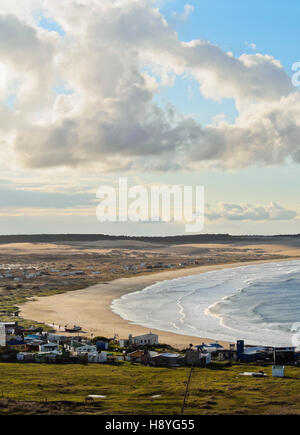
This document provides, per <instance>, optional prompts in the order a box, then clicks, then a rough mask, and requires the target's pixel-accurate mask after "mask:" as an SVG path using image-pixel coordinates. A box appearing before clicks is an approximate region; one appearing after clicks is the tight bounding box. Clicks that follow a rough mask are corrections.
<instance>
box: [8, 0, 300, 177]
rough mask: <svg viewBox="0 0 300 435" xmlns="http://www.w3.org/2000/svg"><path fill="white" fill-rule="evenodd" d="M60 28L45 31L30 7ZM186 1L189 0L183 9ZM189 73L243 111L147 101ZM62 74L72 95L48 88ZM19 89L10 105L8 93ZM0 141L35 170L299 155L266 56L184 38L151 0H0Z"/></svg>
mask: <svg viewBox="0 0 300 435" xmlns="http://www.w3.org/2000/svg"><path fill="white" fill-rule="evenodd" d="M37 10H39V11H42V12H43V14H44V15H45V16H46V17H47V18H49V19H51V20H54V21H56V22H57V23H58V24H59V25H60V26H61V27H62V28H63V29H64V31H65V32H66V36H65V37H64V38H61V37H60V36H59V35H58V34H57V33H56V32H48V31H47V30H45V29H41V28H40V27H39V26H38V24H37V22H36V20H35V19H34V12H35V11H37ZM191 11H192V7H191V6H190V5H186V6H185V10H184V13H185V14H189V13H190V12H191ZM178 75H183V76H185V77H192V78H193V79H195V80H197V81H198V83H199V89H200V92H201V93H202V94H203V95H204V96H205V97H207V98H212V99H215V100H221V99H223V98H232V99H234V100H235V103H236V107H237V110H238V111H239V116H238V118H237V119H236V121H235V123H233V124H230V123H228V122H226V121H225V120H224V119H222V118H221V117H217V118H215V120H214V123H213V124H212V125H210V126H208V127H206V128H204V127H202V126H201V125H200V124H199V123H197V122H196V121H194V120H193V119H191V118H186V117H184V116H181V115H180V113H178V110H177V109H176V108H174V107H166V108H165V109H162V108H161V107H158V105H157V104H156V103H155V102H154V96H155V94H156V93H157V92H159V87H160V86H164V85H168V86H172V85H173V84H174V78H175V77H176V76H178ZM59 83H65V84H66V86H67V87H68V88H69V89H72V90H73V94H72V95H57V94H56V93H55V92H54V91H53V89H54V88H55V86H57V84H59ZM8 89H9V93H14V94H15V96H16V104H15V107H14V110H11V109H10V108H8V107H7V105H6V103H5V101H6V98H7V96H8V93H7V90H8ZM0 99H1V102H0V114H1V121H0V146H1V147H2V148H3V149H12V150H14V159H15V160H16V161H18V162H19V163H20V164H22V165H24V166H27V167H31V168H47V167H58V166H70V167H74V166H78V167H81V166H84V165H97V166H98V168H99V169H100V170H102V171H106V170H113V169H120V168H122V169H124V170H134V169H137V168H138V169H139V170H153V169H156V170H163V171H165V170H168V169H169V170H170V169H173V170H176V169H180V168H193V167H198V166H199V165H202V164H203V162H207V161H209V162H210V164H211V165H213V166H218V167H223V168H237V167H244V166H247V165H251V164H282V163H284V162H285V161H286V160H288V159H290V158H292V159H294V161H296V162H299V161H300V147H299V143H298V137H299V127H300V120H299V117H298V113H299V109H300V97H299V93H298V92H296V91H295V89H294V88H293V87H292V85H291V82H290V78H289V77H288V75H287V74H286V73H285V71H284V69H283V68H282V66H281V64H280V62H279V61H278V60H276V59H274V58H273V57H272V56H268V55H261V54H255V55H254V54H253V55H246V54H243V55H242V56H240V57H239V58H235V57H234V56H233V55H232V54H229V53H225V52H223V51H222V50H221V49H220V48H219V47H217V46H214V45H213V44H211V43H210V42H207V41H190V42H188V43H184V42H181V41H180V40H179V39H178V35H177V34H176V32H175V31H174V30H172V29H171V28H170V27H169V25H168V23H167V22H166V20H165V19H164V18H163V16H162V15H161V14H160V12H159V10H158V9H157V7H156V6H155V2H149V1H146V0H103V1H101V2H99V1H98V0H51V2H50V1H45V0H27V1H26V8H25V7H24V1H23V0H22V1H21V0H15V1H14V2H12V1H7V0H3V5H2V4H1V15H0Z"/></svg>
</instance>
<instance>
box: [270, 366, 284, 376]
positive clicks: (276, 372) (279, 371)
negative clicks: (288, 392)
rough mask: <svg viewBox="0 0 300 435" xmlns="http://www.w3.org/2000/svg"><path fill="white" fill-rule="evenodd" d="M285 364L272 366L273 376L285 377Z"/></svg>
mask: <svg viewBox="0 0 300 435" xmlns="http://www.w3.org/2000/svg"><path fill="white" fill-rule="evenodd" d="M284 371H285V367H284V366H273V367H272V376H273V378H284Z"/></svg>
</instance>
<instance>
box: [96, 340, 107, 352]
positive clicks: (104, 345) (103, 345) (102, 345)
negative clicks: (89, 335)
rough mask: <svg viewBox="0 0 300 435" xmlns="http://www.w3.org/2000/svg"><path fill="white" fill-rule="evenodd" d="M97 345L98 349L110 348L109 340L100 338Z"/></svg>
mask: <svg viewBox="0 0 300 435" xmlns="http://www.w3.org/2000/svg"><path fill="white" fill-rule="evenodd" d="M96 346H97V350H98V351H100V350H107V349H108V340H107V341H104V340H98V341H97V342H96Z"/></svg>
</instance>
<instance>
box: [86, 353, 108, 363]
mask: <svg viewBox="0 0 300 435" xmlns="http://www.w3.org/2000/svg"><path fill="white" fill-rule="evenodd" d="M106 361H107V352H101V353H98V352H89V353H88V362H89V363H105V362H106Z"/></svg>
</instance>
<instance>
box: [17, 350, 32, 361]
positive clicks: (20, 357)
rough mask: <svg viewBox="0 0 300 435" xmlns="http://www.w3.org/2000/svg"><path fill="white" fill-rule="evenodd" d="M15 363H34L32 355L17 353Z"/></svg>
mask: <svg viewBox="0 0 300 435" xmlns="http://www.w3.org/2000/svg"><path fill="white" fill-rule="evenodd" d="M17 361H24V362H31V361H34V354H33V353H29V352H19V353H17Z"/></svg>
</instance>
